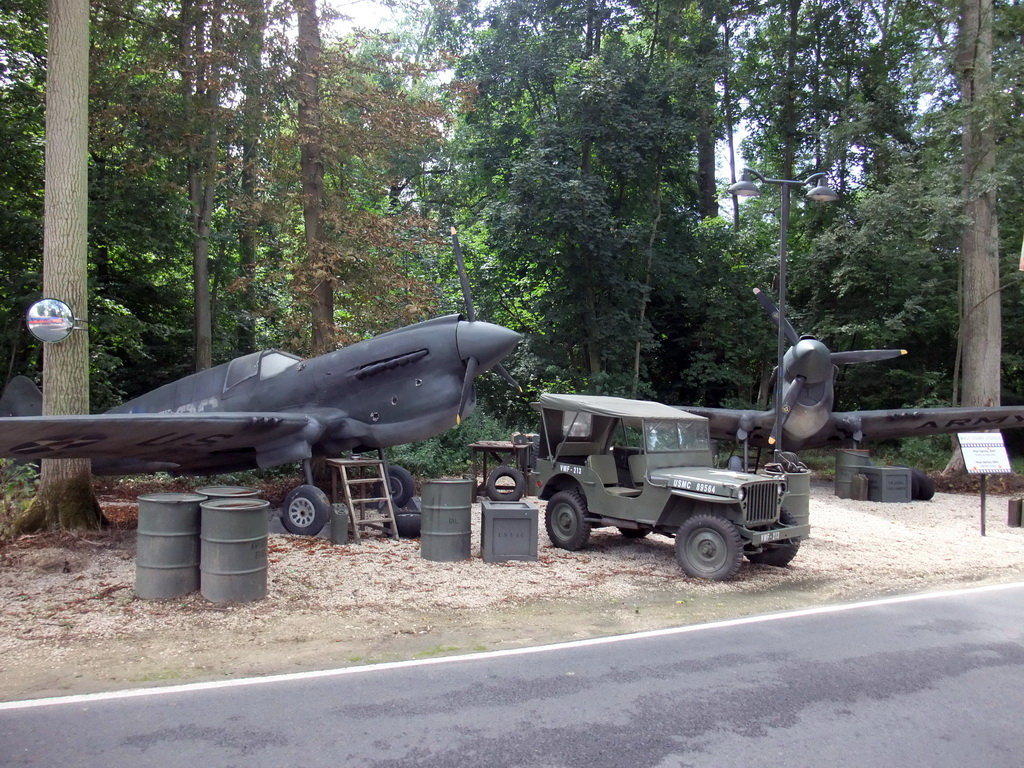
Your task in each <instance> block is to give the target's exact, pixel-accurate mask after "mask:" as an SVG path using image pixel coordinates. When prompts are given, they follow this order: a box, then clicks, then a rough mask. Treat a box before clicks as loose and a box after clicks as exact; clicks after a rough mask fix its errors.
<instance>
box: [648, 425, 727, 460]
mask: <svg viewBox="0 0 1024 768" xmlns="http://www.w3.org/2000/svg"><path fill="white" fill-rule="evenodd" d="M644 447H645V448H646V449H647V452H648V453H678V452H679V451H706V450H708V449H709V448H710V447H711V441H710V439H709V438H708V425H707V423H706V422H701V421H692V420H687V421H677V420H674V419H673V420H671V421H645V422H644Z"/></svg>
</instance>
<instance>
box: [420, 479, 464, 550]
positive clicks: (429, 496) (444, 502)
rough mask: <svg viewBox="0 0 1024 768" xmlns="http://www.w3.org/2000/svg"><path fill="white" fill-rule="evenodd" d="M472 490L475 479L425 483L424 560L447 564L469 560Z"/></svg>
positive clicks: (421, 533)
mask: <svg viewBox="0 0 1024 768" xmlns="http://www.w3.org/2000/svg"><path fill="white" fill-rule="evenodd" d="M472 491H473V481H472V480H427V481H426V482H425V483H423V515H422V518H421V522H420V557H422V558H423V559H424V560H433V561H435V562H440V563H444V562H453V561H455V560H466V559H468V558H469V547H470V534H471V532H472V518H471V511H472V505H471V504H470V499H471V498H472Z"/></svg>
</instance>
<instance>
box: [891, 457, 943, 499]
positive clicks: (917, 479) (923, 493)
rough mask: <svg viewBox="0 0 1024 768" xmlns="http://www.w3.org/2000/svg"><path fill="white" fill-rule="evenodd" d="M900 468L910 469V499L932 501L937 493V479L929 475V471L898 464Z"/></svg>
mask: <svg viewBox="0 0 1024 768" xmlns="http://www.w3.org/2000/svg"><path fill="white" fill-rule="evenodd" d="M896 466H898V467H899V468H900V469H908V470H910V500H911V501H931V498H932V497H933V496H934V495H935V481H934V480H932V479H931V478H930V477H928V473H927V472H925V471H924V470H921V469H915V468H914V467H908V466H906V465H903V464H897V465H896Z"/></svg>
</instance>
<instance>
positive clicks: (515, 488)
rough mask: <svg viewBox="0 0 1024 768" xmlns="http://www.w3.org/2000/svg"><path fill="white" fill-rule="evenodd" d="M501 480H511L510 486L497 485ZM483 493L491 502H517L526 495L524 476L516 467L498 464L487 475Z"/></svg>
mask: <svg viewBox="0 0 1024 768" xmlns="http://www.w3.org/2000/svg"><path fill="white" fill-rule="evenodd" d="M502 480H511V481H512V485H511V486H509V485H508V484H507V483H503V484H500V485H499V483H501V481H502ZM484 492H485V493H486V494H487V498H489V499H490V500H491V501H519V500H520V499H521V498H523V494H525V493H526V475H524V474H523V473H522V472H520V471H519V470H518V469H517V468H516V467H511V466H509V465H508V464H499V465H498V466H497V467H495V468H494V469H492V470H491V471H490V473H489V474H488V475H487V481H486V483H485V484H484Z"/></svg>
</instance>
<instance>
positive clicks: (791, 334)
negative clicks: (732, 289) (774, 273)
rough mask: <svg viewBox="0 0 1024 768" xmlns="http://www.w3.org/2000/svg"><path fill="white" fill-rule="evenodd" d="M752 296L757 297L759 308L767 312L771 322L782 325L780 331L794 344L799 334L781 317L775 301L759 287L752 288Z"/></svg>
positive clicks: (798, 338)
mask: <svg viewBox="0 0 1024 768" xmlns="http://www.w3.org/2000/svg"><path fill="white" fill-rule="evenodd" d="M754 296H755V297H756V298H757V303H758V304H760V305H761V308H762V309H763V310H764V311H765V312H767V313H768V317H770V318H771V319H772V322H774V323H775V325H778V326H781V327H782V333H783V334H785V336H786V340H787V341H788V342H789V343H790V344H793V345H794V346H795V345H796V343H797V342H798V341H800V336H799V334H797V332H796V329H795V328H793V326H792V325H790V324H789V320H787V319H786V318H784V317H782V315H781V313H780V312H779V308H778V307H776V306H775V302H774V301H772V300H771V299H770V298H768V294H766V293H764V292H763V291H762V290H761V289H760V288H755V289H754Z"/></svg>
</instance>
